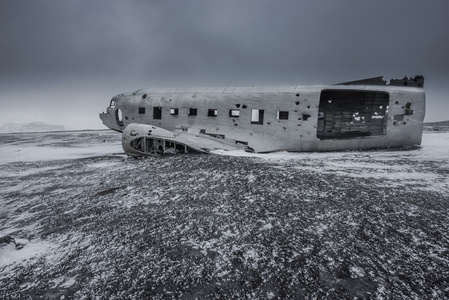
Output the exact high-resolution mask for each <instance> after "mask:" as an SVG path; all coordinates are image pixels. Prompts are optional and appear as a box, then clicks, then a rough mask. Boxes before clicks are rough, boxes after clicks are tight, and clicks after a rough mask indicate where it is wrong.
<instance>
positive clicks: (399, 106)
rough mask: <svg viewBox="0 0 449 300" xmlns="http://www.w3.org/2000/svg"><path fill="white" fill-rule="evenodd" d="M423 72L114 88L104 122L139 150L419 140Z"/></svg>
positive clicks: (131, 149) (304, 147) (357, 145)
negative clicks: (316, 81)
mask: <svg viewBox="0 0 449 300" xmlns="http://www.w3.org/2000/svg"><path fill="white" fill-rule="evenodd" d="M423 84H424V77H423V76H415V77H414V78H407V77H404V78H403V79H392V80H391V81H390V83H389V84H388V85H387V82H386V81H384V80H383V79H382V77H375V78H370V79H363V80H358V81H351V82H345V83H340V84H336V85H331V86H313V87H301V86H281V87H226V88H192V89H181V88H149V89H140V90H137V91H135V92H130V93H123V94H119V95H116V96H114V97H113V98H112V100H111V101H110V104H109V107H108V108H107V110H106V112H104V113H101V114H100V118H101V120H102V121H103V124H104V125H106V126H107V127H109V128H110V129H112V130H115V131H119V132H122V145H123V149H124V150H125V152H126V153H127V154H128V155H131V156H135V157H140V156H149V155H157V154H175V153H187V152H189V151H196V152H204V153H207V152H209V151H211V150H214V149H224V150H234V149H241V148H243V149H245V150H247V151H252V152H258V153H260V152H273V151H282V150H284V151H338V150H362V149H373V148H389V147H401V146H414V145H420V144H421V138H422V131H423V120H424V114H425V92H424V89H423Z"/></svg>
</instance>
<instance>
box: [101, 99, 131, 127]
mask: <svg viewBox="0 0 449 300" xmlns="http://www.w3.org/2000/svg"><path fill="white" fill-rule="evenodd" d="M100 119H101V121H102V122H103V124H104V125H105V126H106V127H108V128H110V129H112V130H115V131H119V132H122V131H123V128H124V127H125V124H124V122H123V112H122V110H121V109H120V97H119V96H118V95H117V96H114V97H113V98H112V99H111V102H110V103H109V106H108V107H107V108H106V112H103V113H100Z"/></svg>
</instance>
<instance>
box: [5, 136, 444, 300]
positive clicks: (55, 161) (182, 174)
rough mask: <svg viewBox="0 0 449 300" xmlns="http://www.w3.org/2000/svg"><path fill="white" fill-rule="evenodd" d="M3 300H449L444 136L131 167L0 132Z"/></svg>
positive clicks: (108, 151)
mask: <svg viewBox="0 0 449 300" xmlns="http://www.w3.org/2000/svg"><path fill="white" fill-rule="evenodd" d="M0 147H1V148H0V207H1V210H0V225H1V226H0V237H3V236H6V235H9V236H11V237H13V238H15V239H16V242H18V243H21V244H23V245H24V246H23V248H22V249H20V250H17V249H15V247H14V245H12V244H8V245H3V246H1V245H0V298H27V297H31V298H41V297H42V298H44V299H46V298H51V299H69V298H97V297H99V298H100V299H123V298H172V297H173V298H191V299H194V298H205V299H210V298H251V299H276V298H301V297H303V298H304V297H305V298H323V297H324V298H380V299H389V298H407V299H408V298H416V299H418V298H435V299H445V298H448V297H449V237H448V234H447V232H448V231H447V228H449V214H448V212H449V196H448V195H449V133H426V134H424V135H423V144H422V146H421V147H420V148H418V149H399V150H398V149H394V150H389V151H387V150H379V151H363V152H357V151H348V152H329V153H285V152H278V153H271V154H263V155H259V154H248V153H245V152H241V151H236V152H223V151H215V153H216V154H217V155H199V154H189V155H179V156H169V157H151V158H147V159H143V160H135V159H129V158H127V157H126V155H124V154H123V150H122V149H121V145H120V134H118V133H115V132H111V131H81V132H68V133H64V132H58V133H22V134H0Z"/></svg>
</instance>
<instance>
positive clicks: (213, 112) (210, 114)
mask: <svg viewBox="0 0 449 300" xmlns="http://www.w3.org/2000/svg"><path fill="white" fill-rule="evenodd" d="M217 115H218V110H217V109H211V108H209V110H208V111H207V116H208V117H216V116H217Z"/></svg>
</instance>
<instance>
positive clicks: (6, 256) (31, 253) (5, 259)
mask: <svg viewBox="0 0 449 300" xmlns="http://www.w3.org/2000/svg"><path fill="white" fill-rule="evenodd" d="M24 242H27V240H22V239H16V243H21V244H23V243H24ZM53 247H54V245H53V244H51V243H49V242H46V241H31V242H29V243H27V244H26V245H25V246H24V247H23V248H22V249H20V250H16V247H15V245H14V244H8V245H6V246H5V247H3V248H0V267H4V266H8V265H11V264H14V263H18V262H22V261H25V260H28V259H31V258H34V257H39V256H42V255H44V254H46V253H47V252H48V251H49V250H50V249H52V248H53Z"/></svg>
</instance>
